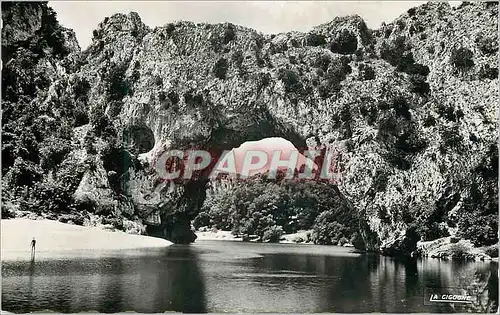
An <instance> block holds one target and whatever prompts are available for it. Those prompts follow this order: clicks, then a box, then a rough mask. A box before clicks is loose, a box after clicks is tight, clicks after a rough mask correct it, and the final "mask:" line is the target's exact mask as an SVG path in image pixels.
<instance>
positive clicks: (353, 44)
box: [330, 29, 358, 55]
mask: <svg viewBox="0 0 500 315" xmlns="http://www.w3.org/2000/svg"><path fill="white" fill-rule="evenodd" d="M356 49H358V38H357V37H356V35H355V34H353V33H352V32H351V31H350V30H348V29H343V30H342V31H340V32H339V33H338V34H337V36H336V38H335V39H334V40H333V41H332V42H331V44H330V50H331V51H332V52H334V53H339V54H344V55H345V54H353V53H355V52H356Z"/></svg>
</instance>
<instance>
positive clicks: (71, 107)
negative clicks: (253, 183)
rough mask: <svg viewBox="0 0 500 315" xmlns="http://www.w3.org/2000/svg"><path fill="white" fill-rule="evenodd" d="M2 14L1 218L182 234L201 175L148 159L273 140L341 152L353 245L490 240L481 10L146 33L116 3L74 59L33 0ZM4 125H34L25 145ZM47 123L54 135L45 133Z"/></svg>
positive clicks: (489, 96) (493, 109) (486, 69)
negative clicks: (379, 20)
mask: <svg viewBox="0 0 500 315" xmlns="http://www.w3.org/2000/svg"><path fill="white" fill-rule="evenodd" d="M2 17H3V18H4V27H3V29H2V35H3V36H2V48H3V51H4V54H3V55H2V61H3V63H4V65H6V66H4V70H3V73H2V74H3V81H2V83H3V92H4V93H3V96H2V97H3V98H2V101H3V102H7V103H8V105H7V115H5V114H4V115H3V118H2V119H3V127H2V128H3V129H2V131H3V134H4V147H3V148H2V160H4V159H6V161H7V162H8V163H7V164H6V165H3V173H4V175H5V178H6V181H4V193H3V194H2V198H3V200H4V202H6V203H8V204H9V205H10V208H7V209H6V210H5V211H7V212H8V211H9V209H16V207H25V208H27V209H32V208H34V207H42V208H44V209H47V211H54V212H69V213H75V214H79V213H85V212H90V213H97V214H102V215H105V216H110V217H113V218H118V219H119V218H127V219H131V220H137V221H141V222H146V223H147V224H148V227H147V231H148V233H149V234H153V235H157V236H161V237H165V238H167V239H170V240H173V241H174V242H178V243H186V242H191V241H194V238H195V236H194V234H193V233H192V232H191V229H190V224H189V222H190V220H192V219H193V218H194V216H195V215H196V214H197V212H198V210H199V208H200V206H201V204H202V203H203V200H204V198H205V188H206V184H207V180H206V178H205V177H204V174H199V176H198V178H196V179H192V180H189V181H187V180H186V181H184V182H176V183H173V182H172V183H164V182H161V181H159V180H158V178H157V177H158V176H157V174H156V173H155V172H154V170H153V167H154V163H155V161H156V158H157V156H158V155H159V154H161V152H163V150H166V149H178V150H183V149H187V148H193V147H194V148H201V149H207V150H210V151H211V152H213V153H215V154H217V153H219V154H220V153H221V152H222V151H223V150H230V149H232V148H234V147H237V146H239V145H240V144H242V143H243V142H245V141H250V140H260V139H262V138H266V137H283V138H285V139H287V140H289V141H291V142H292V143H293V144H294V145H295V146H296V147H297V148H305V147H307V146H320V147H323V148H325V147H331V146H337V147H341V148H342V149H343V152H344V154H343V156H342V163H341V170H342V173H343V181H342V184H341V185H340V186H339V190H340V192H341V193H342V194H343V196H344V198H346V199H347V200H348V201H349V202H350V204H351V205H352V211H356V212H358V213H359V216H360V218H361V222H362V224H361V226H360V229H361V233H362V235H363V237H364V241H365V243H366V247H367V248H368V249H371V250H377V251H382V252H383V253H387V254H394V255H397V254H403V255H407V254H409V253H411V252H412V251H414V250H415V249H416V244H417V241H419V240H420V238H422V237H423V238H424V239H435V238H438V237H442V236H446V235H442V234H443V233H444V234H446V233H448V232H449V231H452V233H458V234H460V233H462V234H464V235H465V236H467V235H468V234H478V235H481V236H480V239H478V240H477V243H478V244H488V243H492V242H493V243H495V242H496V241H497V240H498V237H497V236H496V233H497V230H498V219H497V216H498V203H497V198H498V187H497V184H496V182H497V180H498V175H497V174H498V154H497V148H496V145H495V144H496V141H497V131H496V128H497V125H496V120H495V117H496V115H497V110H498V106H497V104H498V90H497V86H498V69H497V60H498V58H497V51H498V36H497V28H498V22H497V18H498V4H497V3H493V4H492V3H474V4H463V5H461V6H459V7H457V8H452V7H450V6H449V5H448V4H447V3H428V4H425V5H422V6H419V7H417V8H414V9H411V10H409V11H408V12H407V13H404V14H403V15H401V16H400V17H399V18H397V19H396V20H395V21H394V22H393V23H390V24H383V25H382V27H381V28H380V29H378V30H370V29H368V28H367V27H366V24H365V23H364V22H363V20H362V19H361V18H360V17H358V16H350V17H342V18H335V19H334V20H333V21H332V22H330V23H326V24H323V25H320V26H318V27H316V28H314V29H313V30H312V31H311V32H309V33H298V32H290V33H285V34H277V35H263V34H261V33H258V32H256V31H254V30H252V29H248V28H244V27H241V26H236V25H232V24H215V25H210V24H195V23H191V22H178V23H175V24H167V25H165V26H163V27H157V28H155V29H150V28H148V27H147V26H146V25H145V24H144V23H143V22H142V21H141V19H140V17H139V16H138V14H136V13H130V14H128V15H124V14H115V15H113V16H111V17H109V18H106V19H105V20H104V21H103V22H102V23H100V24H99V25H98V27H97V29H96V30H94V33H93V35H94V36H93V40H92V44H91V45H90V46H89V48H88V49H87V50H85V51H83V52H80V51H79V48H78V45H77V44H76V41H75V39H74V35H73V34H72V32H71V31H69V30H66V29H64V28H62V27H61V26H59V25H58V23H57V21H56V20H55V17H53V16H52V15H51V13H50V9H49V8H48V7H47V5H46V4H38V3H31V4H24V3H17V4H8V5H7V4H2ZM48 17H53V19H49V18H48ZM464 25H468V27H463V26H464ZM45 29H49V30H50V31H46V32H45V33H44V30H45ZM26 56H28V57H26ZM16 75H17V77H16ZM19 78H21V79H19ZM28 78H30V79H28ZM22 79H26V82H24V81H22V82H21V81H20V80H22ZM39 81H40V82H39ZM32 82H35V83H36V82H39V83H40V84H38V83H37V84H38V85H36V86H35V87H33V86H32V85H33V84H32ZM6 92H7V93H6ZM36 106H40V107H42V109H38V110H37V111H36V112H35V113H36V114H33V113H31V116H30V115H28V113H27V111H28V109H29V108H31V107H36ZM4 108H6V107H4ZM19 119H21V120H22V121H23V123H24V124H25V125H26V126H27V127H30V126H32V125H33V124H35V123H37V124H38V125H37V127H36V128H37V130H36V131H33V132H34V136H33V139H32V142H34V143H36V145H35V147H34V148H33V145H31V146H30V143H31V142H29V141H28V140H26V136H25V134H26V132H25V131H20V130H19V129H17V128H16V127H15V126H13V124H14V121H16V120H19ZM61 122H64V123H65V124H66V125H67V128H66V129H65V132H66V133H64V134H63V131H60V130H59V129H61V128H56V129H53V130H50V128H51V127H50V126H52V125H51V124H60V123H61ZM30 128H32V127H30ZM43 128H45V129H44V131H43V132H42V131H38V129H40V130H41V129H43ZM32 129H33V128H32ZM6 136H7V138H6ZM51 139H52V140H51ZM54 139H63V140H64V143H66V144H67V145H66V146H64V150H62V151H61V145H57V146H56V147H58V150H56V148H54V145H52V144H51V142H50V141H55V140H54ZM30 141H31V140H30ZM56 143H59V142H58V141H56ZM14 146H17V147H18V148H19V147H21V148H27V149H26V150H25V151H27V152H24V151H23V152H18V151H19V150H18V151H16V150H17V149H15V148H14ZM47 148H49V149H47ZM44 161H49V162H50V161H56V162H54V163H55V165H49V166H47V165H46V164H47V163H48V162H47V163H45V162H44ZM44 163H45V164H44ZM3 164H4V163H3ZM49 164H50V163H49ZM67 173H68V174H69V173H70V174H71V176H69V178H67V177H68V176H66V177H65V176H64V174H67ZM70 182H71V184H68V183H70ZM36 183H41V184H40V186H43V187H41V188H40V187H39V188H36V187H38V186H37V185H38V184H36ZM47 183H50V184H51V185H52V186H50V185H49V187H56V188H57V189H56V188H54V189H55V190H57V191H59V190H61V189H62V188H61V187H60V186H65V187H64V189H63V191H62V192H61V193H62V195H63V196H64V198H62V199H63V200H61V202H60V203H59V204H56V205H52V204H51V205H45V204H43V203H40V202H38V201H37V200H39V199H40V197H39V196H40V195H42V196H43V195H44V193H45V195H47V194H48V195H50V194H51V193H50V192H47V191H46V190H44V189H47V188H46V187H47ZM64 183H66V184H64ZM63 184H64V185H63ZM33 187H35V188H33ZM33 189H38V190H37V191H36V192H30V191H31V190H33ZM27 200H28V202H27ZM37 202H38V203H37ZM30 207H31V208H30ZM152 218H156V219H152ZM158 218H159V219H158ZM148 222H149V223H148ZM440 223H441V224H440ZM474 228H477V229H481V231H479V232H478V233H476V231H475V230H474ZM495 238H496V239H495Z"/></svg>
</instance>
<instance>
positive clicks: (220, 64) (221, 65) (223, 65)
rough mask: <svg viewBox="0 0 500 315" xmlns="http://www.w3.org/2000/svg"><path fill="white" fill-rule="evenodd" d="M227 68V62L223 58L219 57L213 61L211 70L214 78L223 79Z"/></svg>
mask: <svg viewBox="0 0 500 315" xmlns="http://www.w3.org/2000/svg"><path fill="white" fill-rule="evenodd" d="M228 69H229V63H228V62H227V60H226V59H225V58H220V59H219V60H217V62H216V63H215V65H214V67H213V69H212V72H213V74H214V76H215V77H216V78H219V79H221V80H224V79H225V78H226V74H227V70H228Z"/></svg>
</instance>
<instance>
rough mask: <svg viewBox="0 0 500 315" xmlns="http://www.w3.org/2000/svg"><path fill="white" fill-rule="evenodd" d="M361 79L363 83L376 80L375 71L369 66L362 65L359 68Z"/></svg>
mask: <svg viewBox="0 0 500 315" xmlns="http://www.w3.org/2000/svg"><path fill="white" fill-rule="evenodd" d="M358 72H359V79H360V80H362V81H365V80H373V79H375V70H373V68H372V67H370V66H369V65H367V64H364V63H361V64H359V66H358Z"/></svg>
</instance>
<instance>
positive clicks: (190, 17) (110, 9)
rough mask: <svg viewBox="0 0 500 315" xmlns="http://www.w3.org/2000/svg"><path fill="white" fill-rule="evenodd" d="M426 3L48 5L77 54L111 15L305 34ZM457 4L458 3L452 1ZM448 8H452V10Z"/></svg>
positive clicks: (390, 16) (373, 21)
mask: <svg viewBox="0 0 500 315" xmlns="http://www.w3.org/2000/svg"><path fill="white" fill-rule="evenodd" d="M425 2H426V1H258V0H257V1H229V0H225V1H50V2H49V5H50V6H51V7H52V8H53V9H54V10H55V11H56V12H57V16H58V20H59V22H60V23H61V24H62V25H64V26H65V27H68V28H71V29H73V30H74V31H75V33H76V37H77V39H78V41H79V43H80V46H81V47H82V49H85V48H87V46H88V45H89V44H90V42H91V39H92V31H93V30H94V29H95V28H96V27H97V25H98V24H99V23H100V22H101V21H103V20H104V18H105V17H107V16H111V15H113V14H114V13H129V12H132V11H135V12H137V13H139V15H140V16H141V19H142V21H143V22H144V23H145V24H146V25H148V26H150V27H155V26H162V25H165V24H167V23H170V22H173V21H180V20H187V21H192V22H207V23H223V22H231V23H234V24H238V25H243V26H246V27H250V28H253V29H256V30H258V31H261V32H263V33H270V34H272V33H280V32H287V31H292V30H297V31H308V30H310V29H312V27H314V26H316V25H319V24H322V23H325V22H329V21H331V20H332V19H333V18H334V17H336V16H345V15H351V14H358V15H360V16H361V17H363V19H364V20H365V22H366V23H367V25H368V27H370V28H378V27H379V26H380V24H381V23H382V22H383V21H387V22H388V21H392V20H394V19H395V18H396V17H398V16H399V15H401V14H402V13H404V12H405V11H407V10H408V9H409V8H411V7H414V6H418V5H421V4H423V3H425ZM454 2H458V3H460V1H453V3H454ZM453 3H452V4H453Z"/></svg>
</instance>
